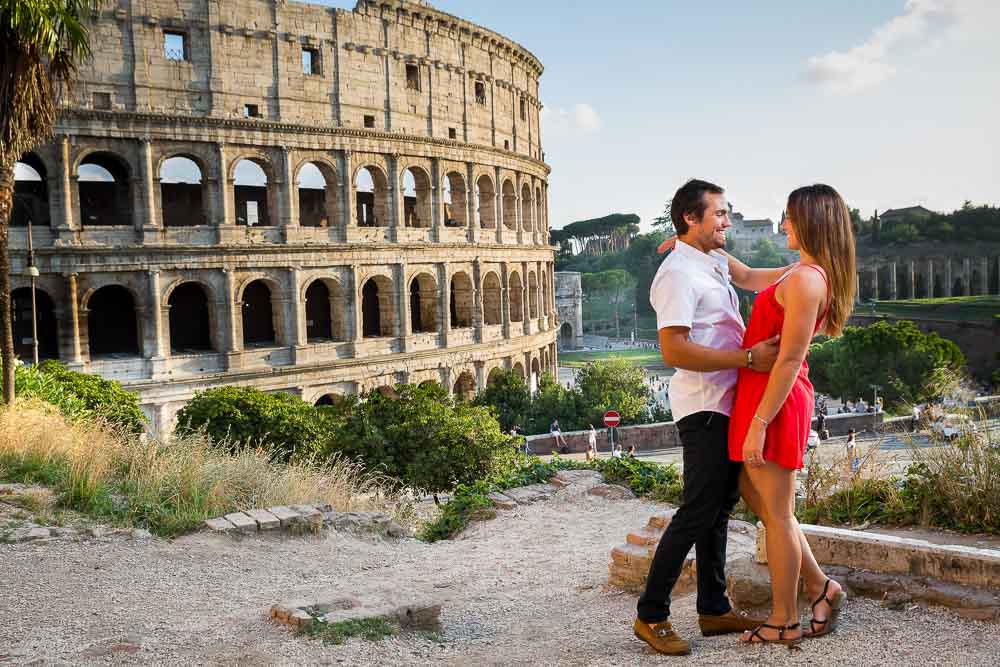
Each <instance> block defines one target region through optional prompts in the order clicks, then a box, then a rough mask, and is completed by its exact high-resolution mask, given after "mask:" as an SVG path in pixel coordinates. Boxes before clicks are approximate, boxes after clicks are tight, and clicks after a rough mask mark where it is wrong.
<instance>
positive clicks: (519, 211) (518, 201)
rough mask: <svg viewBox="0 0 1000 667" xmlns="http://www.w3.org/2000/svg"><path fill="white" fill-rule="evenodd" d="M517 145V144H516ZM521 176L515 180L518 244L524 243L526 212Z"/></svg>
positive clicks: (515, 216) (515, 224)
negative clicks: (522, 196) (523, 208)
mask: <svg viewBox="0 0 1000 667" xmlns="http://www.w3.org/2000/svg"><path fill="white" fill-rule="evenodd" d="M515 143H516V142H515ZM521 179H522V177H521V175H520V174H518V175H517V176H516V177H515V178H514V227H515V228H516V231H517V244H518V245H521V244H522V243H524V240H523V239H524V212H523V210H522V203H521Z"/></svg>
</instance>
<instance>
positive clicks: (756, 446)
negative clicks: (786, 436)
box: [743, 419, 767, 468]
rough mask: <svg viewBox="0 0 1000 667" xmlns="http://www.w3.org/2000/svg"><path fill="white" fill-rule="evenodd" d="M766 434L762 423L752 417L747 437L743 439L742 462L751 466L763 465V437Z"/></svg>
mask: <svg viewBox="0 0 1000 667" xmlns="http://www.w3.org/2000/svg"><path fill="white" fill-rule="evenodd" d="M766 435H767V430H766V429H765V428H764V426H763V424H761V423H760V422H758V421H757V420H756V419H754V420H753V422H752V423H751V425H750V430H749V431H747V437H746V439H745V440H744V441H743V463H745V464H746V465H748V466H750V467H752V468H759V467H761V466H762V465H764V438H765V436H766Z"/></svg>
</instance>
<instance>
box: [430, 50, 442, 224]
mask: <svg viewBox="0 0 1000 667" xmlns="http://www.w3.org/2000/svg"><path fill="white" fill-rule="evenodd" d="M431 71H433V70H431ZM443 195H444V190H443V188H442V187H441V160H440V158H436V157H435V158H431V227H432V228H433V229H432V231H431V235H432V237H433V239H434V240H435V241H437V242H439V243H440V242H441V237H442V236H444V232H443V230H444V196H443Z"/></svg>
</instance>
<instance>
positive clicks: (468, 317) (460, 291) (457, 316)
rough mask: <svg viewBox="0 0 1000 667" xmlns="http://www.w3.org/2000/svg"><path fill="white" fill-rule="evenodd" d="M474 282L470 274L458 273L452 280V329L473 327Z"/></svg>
mask: <svg viewBox="0 0 1000 667" xmlns="http://www.w3.org/2000/svg"><path fill="white" fill-rule="evenodd" d="M472 301H473V289H472V281H471V280H470V279H469V276H468V274H465V273H456V274H455V275H454V276H452V278H451V298H450V299H449V303H450V307H451V328H452V329H464V328H467V327H471V326H472Z"/></svg>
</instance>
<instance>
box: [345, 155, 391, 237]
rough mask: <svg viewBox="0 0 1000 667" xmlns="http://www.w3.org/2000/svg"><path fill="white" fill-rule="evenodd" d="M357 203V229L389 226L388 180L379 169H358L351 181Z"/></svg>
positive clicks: (367, 167) (364, 166)
mask: <svg viewBox="0 0 1000 667" xmlns="http://www.w3.org/2000/svg"><path fill="white" fill-rule="evenodd" d="M351 184H352V185H353V187H354V196H355V200H356V203H357V211H358V220H357V222H358V226H359V227H388V226H389V218H390V216H389V210H390V206H389V179H388V177H387V176H386V175H385V171H383V170H382V168H381V167H379V166H377V165H374V164H366V165H362V166H361V167H358V169H357V171H355V172H354V177H353V178H352V179H351Z"/></svg>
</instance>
